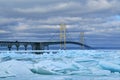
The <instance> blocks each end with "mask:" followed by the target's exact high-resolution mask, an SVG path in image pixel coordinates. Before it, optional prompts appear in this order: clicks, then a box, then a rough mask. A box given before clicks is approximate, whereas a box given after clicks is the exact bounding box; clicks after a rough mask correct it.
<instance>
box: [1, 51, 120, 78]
mask: <svg viewBox="0 0 120 80" xmlns="http://www.w3.org/2000/svg"><path fill="white" fill-rule="evenodd" d="M49 52H50V53H49V54H48V53H46V52H45V53H44V54H42V55H36V54H32V53H31V52H21V53H16V52H7V51H6V52H1V53H0V80H120V50H65V51H64V50H58V51H57V53H52V51H49Z"/></svg>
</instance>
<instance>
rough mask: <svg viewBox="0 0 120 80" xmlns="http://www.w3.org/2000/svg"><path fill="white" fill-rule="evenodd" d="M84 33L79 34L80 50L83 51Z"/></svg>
mask: <svg viewBox="0 0 120 80" xmlns="http://www.w3.org/2000/svg"><path fill="white" fill-rule="evenodd" d="M84 41H85V40H84V32H80V43H81V44H82V45H81V49H84V45H83V44H84Z"/></svg>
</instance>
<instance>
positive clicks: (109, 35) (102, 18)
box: [0, 0, 120, 47]
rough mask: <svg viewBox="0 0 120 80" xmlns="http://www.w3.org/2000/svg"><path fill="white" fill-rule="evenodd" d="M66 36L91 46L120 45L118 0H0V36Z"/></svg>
mask: <svg viewBox="0 0 120 80" xmlns="http://www.w3.org/2000/svg"><path fill="white" fill-rule="evenodd" d="M61 23H64V24H66V28H67V33H66V35H67V40H72V41H80V32H83V31H84V32H85V43H86V44H88V45H90V46H93V47H104V46H105V47H120V41H119V40H120V0H0V40H10V41H15V40H19V41H43V40H46V41H48V40H49V41H50V40H51V41H52V40H53V39H54V40H59V28H60V26H59V24H61Z"/></svg>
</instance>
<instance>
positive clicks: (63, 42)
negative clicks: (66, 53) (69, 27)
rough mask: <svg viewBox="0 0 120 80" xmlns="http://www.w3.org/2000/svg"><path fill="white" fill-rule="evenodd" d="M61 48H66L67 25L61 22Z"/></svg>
mask: <svg viewBox="0 0 120 80" xmlns="http://www.w3.org/2000/svg"><path fill="white" fill-rule="evenodd" d="M60 49H66V25H65V24H60Z"/></svg>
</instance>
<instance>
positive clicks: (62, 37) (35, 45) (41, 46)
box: [0, 24, 92, 51]
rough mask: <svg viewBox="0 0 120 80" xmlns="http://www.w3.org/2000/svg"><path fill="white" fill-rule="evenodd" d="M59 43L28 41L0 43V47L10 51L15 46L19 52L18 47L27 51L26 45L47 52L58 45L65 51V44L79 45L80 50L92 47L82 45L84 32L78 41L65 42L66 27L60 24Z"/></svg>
mask: <svg viewBox="0 0 120 80" xmlns="http://www.w3.org/2000/svg"><path fill="white" fill-rule="evenodd" d="M59 38H60V39H59V41H40V42H29V41H23V42H21V41H0V46H1V47H4V46H6V47H7V48H8V50H9V51H10V50H11V49H12V47H13V46H14V45H15V46H16V49H17V50H19V48H20V46H21V45H23V46H24V50H27V47H28V45H31V47H32V50H45V49H47V50H49V46H50V45H58V44H59V45H60V49H64V50H65V49H66V44H75V45H79V46H80V47H81V48H80V49H91V48H92V47H91V46H89V45H87V44H85V43H84V32H80V41H79V42H75V41H68V40H66V25H65V24H60V36H59Z"/></svg>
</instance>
